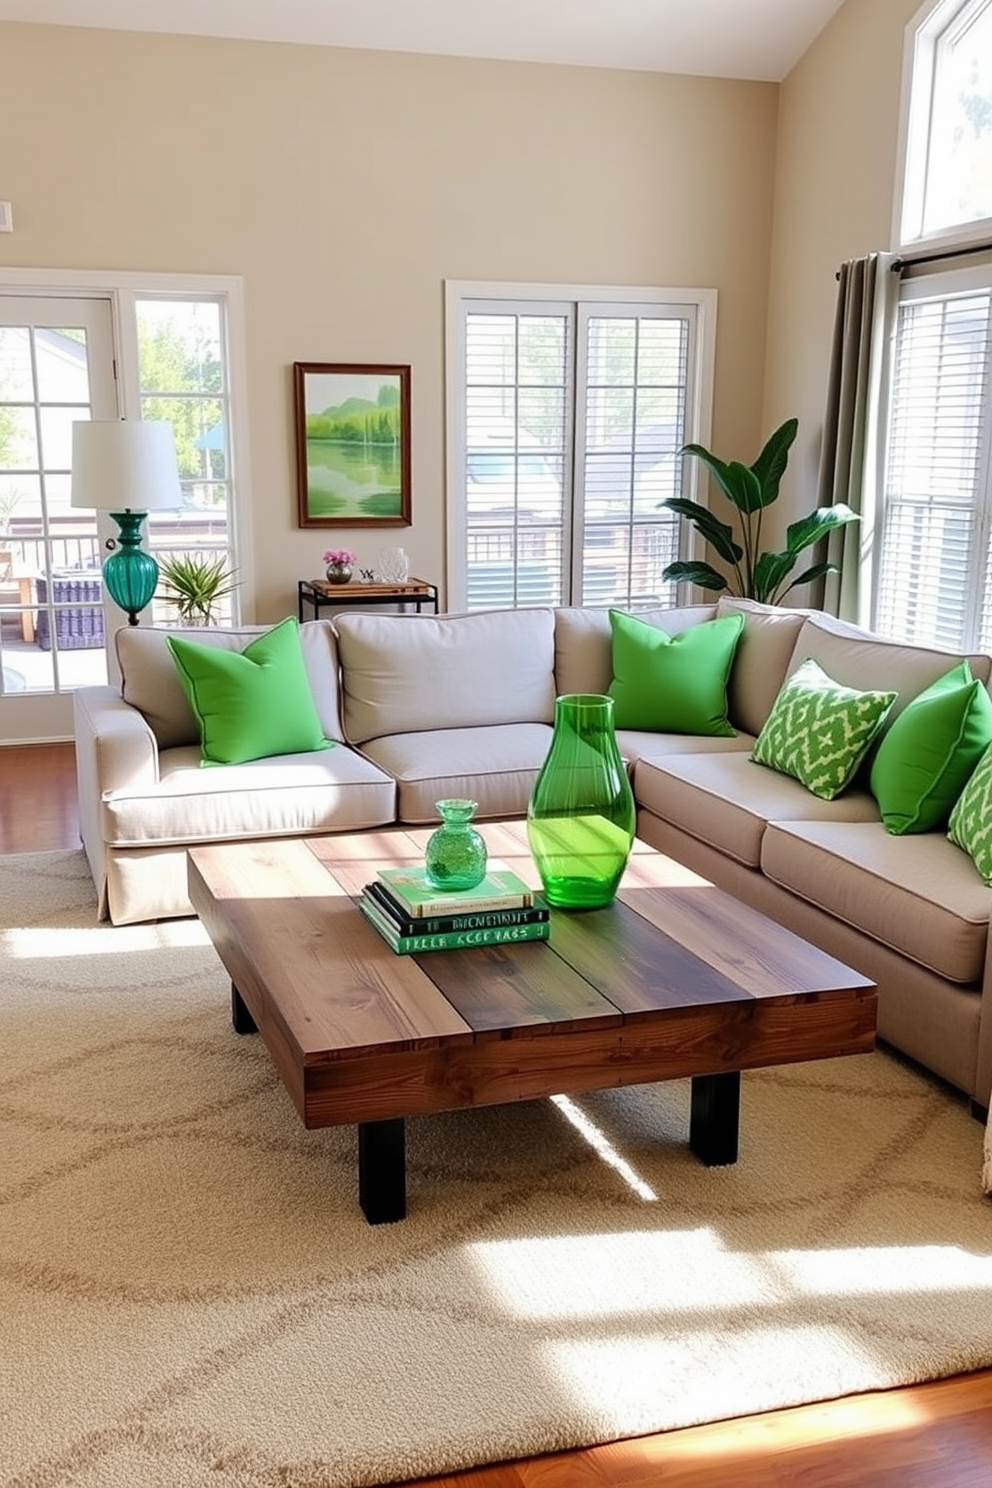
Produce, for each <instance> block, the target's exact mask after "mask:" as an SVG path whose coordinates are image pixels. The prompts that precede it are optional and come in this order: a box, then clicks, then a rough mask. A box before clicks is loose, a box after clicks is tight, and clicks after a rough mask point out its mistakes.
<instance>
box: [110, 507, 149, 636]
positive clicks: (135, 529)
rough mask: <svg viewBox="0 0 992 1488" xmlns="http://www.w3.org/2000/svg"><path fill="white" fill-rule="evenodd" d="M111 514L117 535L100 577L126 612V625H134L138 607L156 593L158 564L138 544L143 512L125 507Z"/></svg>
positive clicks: (139, 543)
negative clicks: (116, 544) (115, 548)
mask: <svg viewBox="0 0 992 1488" xmlns="http://www.w3.org/2000/svg"><path fill="white" fill-rule="evenodd" d="M110 515H111V517H113V519H114V521H115V522H116V523H117V527H118V531H119V533H120V536H119V538H118V540H117V541H118V547H117V550H116V552H114V553H112V554H111V555H110V557H109V558H108V559H107V560H106V562H105V563H104V565H103V581H104V583H105V584H106V586H107V592H108V593H109V595H110V597H111V599H112V600H113V601H114V603H115V604H119V605H120V607H121V609H122V610H125V611H126V612H127V623H128V625H137V623H138V615H139V613H140V611H142V610H143V609H144V608H145V605H147V604H148V603H149V602H150V600H151V597H152V595H153V594H154V593H155V587H156V585H157V584H158V564H157V563H156V562H155V559H154V558H153V557H152V555H151V554H150V553H146V552H145V550H144V548H143V547H142V546H141V524H142V522H143V521H144V520H145V513H144V512H140V511H131V510H130V509H128V510H127V511H122V512H111V513H110Z"/></svg>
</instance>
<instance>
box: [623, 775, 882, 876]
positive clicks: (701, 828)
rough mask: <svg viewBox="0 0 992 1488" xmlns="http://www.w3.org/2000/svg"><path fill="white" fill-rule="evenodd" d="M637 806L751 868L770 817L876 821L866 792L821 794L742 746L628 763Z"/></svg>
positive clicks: (755, 864) (757, 861)
mask: <svg viewBox="0 0 992 1488" xmlns="http://www.w3.org/2000/svg"><path fill="white" fill-rule="evenodd" d="M634 796H635V797H636V800H637V804H638V806H639V807H641V808H644V809H646V810H648V811H653V812H654V814H655V816H658V817H661V819H662V820H663V821H667V822H670V823H671V824H672V825H673V826H675V827H679V828H680V829H681V830H682V831H683V832H686V833H688V835H689V836H690V837H696V838H698V839H699V841H701V842H706V843H708V844H709V845H710V846H711V847H715V848H717V849H719V851H720V852H723V853H726V854H727V855H728V856H729V857H731V858H736V860H737V861H738V862H739V863H745V864H746V865H747V866H748V867H749V868H757V867H758V866H759V865H760V863H761V839H762V838H763V836H764V834H765V828H766V826H767V824H768V823H769V822H770V821H812V820H840V821H874V822H877V821H878V819H879V818H878V807H877V805H876V804H875V801H874V799H873V797H872V796H870V795H869V794H868V792H867V791H857V790H848V791H845V793H844V794H843V795H842V796H838V797H837V798H836V800H833V801H821V800H819V799H818V797H816V796H814V795H813V794H812V793H811V792H810V791H808V790H806V788H805V787H804V786H802V785H800V784H799V782H798V780H793V779H792V778H791V777H790V776H788V775H779V774H778V773H777V772H776V771H774V770H766V769H765V768H764V767H763V766H762V765H756V764H754V762H753V761H752V760H750V759H749V758H748V756H747V753H746V752H745V751H743V750H741V749H737V750H728V751H726V752H723V753H708V754H679V755H668V756H664V757H655V758H648V757H647V756H645V757H644V758H642V759H640V760H638V762H637V764H636V765H635V766H634Z"/></svg>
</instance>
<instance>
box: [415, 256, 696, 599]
mask: <svg viewBox="0 0 992 1488" xmlns="http://www.w3.org/2000/svg"><path fill="white" fill-rule="evenodd" d="M477 300H487V301H490V302H494V303H498V302H500V301H502V302H504V303H505V304H507V306H508V307H509V306H511V305H512V306H513V307H514V308H516V309H519V308H520V304H521V302H533V304H534V305H535V306H540V305H541V304H546V303H548V302H549V301H563V300H566V301H567V300H571V301H574V302H576V303H579V302H582V303H590V302H592V303H594V304H595V305H596V308H597V310H598V311H603V310H606V309H614V308H616V309H618V310H619V309H621V308H622V307H623V306H634V305H640V306H642V307H643V306H644V305H653V304H658V305H662V304H664V305H671V304H685V305H692V306H693V307H694V309H695V313H696V317H697V321H696V325H697V333H696V354H695V358H694V362H693V375H692V381H691V384H690V385H689V386H688V387H687V399H686V417H685V431H686V442H687V443H689V442H695V443H700V444H708V443H709V438H710V429H711V424H712V417H713V380H714V368H715V365H716V310H717V291H716V290H715V289H701V288H660V287H659V286H657V285H652V286H649V287H644V286H634V285H602V284H533V283H529V284H528V283H523V284H521V283H505V282H494V281H477V280H467V279H449V280H446V281H445V286H444V305H445V407H446V410H447V414H446V441H445V471H446V476H445V507H446V514H447V542H446V545H445V546H446V553H445V582H446V592H447V596H448V608H449V609H450V610H452V611H456V612H457V611H459V610H464V609H465V608H466V605H467V602H468V600H467V596H468V575H467V571H466V565H465V552H466V548H467V542H468V534H467V524H466V508H465V489H464V479H463V471H464V465H465V445H466V437H467V434H466V428H465V393H466V389H465V360H466V344H465V306H466V303H467V302H469V301H477ZM696 464H697V462H696V461H689V462H687V469H686V471H685V476H684V479H685V489H684V490H683V493H682V494H683V495H686V496H689V497H691V498H692V499H694V500H698V499H699V498H698V496H697V494H696V483H697V480H698V473H697V471H696V469H695V466H696ZM572 519H573V518H572V515H571V514H570V513H566V522H570V521H571V520H572ZM687 525H688V524H685V523H684V524H683V529H684V528H685V527H686V526H687ZM686 537H687V540H688V543H689V551H687V552H686V553H685V554H684V555H683V556H684V557H696V556H698V554H697V547H698V539H697V537H696V534H695V531H694V530H693V531H692V532H690V533H687V534H686Z"/></svg>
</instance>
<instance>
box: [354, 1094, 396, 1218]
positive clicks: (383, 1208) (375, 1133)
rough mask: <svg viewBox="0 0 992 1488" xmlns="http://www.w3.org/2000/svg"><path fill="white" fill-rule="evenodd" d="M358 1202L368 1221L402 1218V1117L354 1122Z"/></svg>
mask: <svg viewBox="0 0 992 1488" xmlns="http://www.w3.org/2000/svg"><path fill="white" fill-rule="evenodd" d="M358 1202H359V1204H360V1205H361V1209H362V1213H363V1214H364V1215H365V1218H366V1219H367V1220H368V1222H369V1224H373V1225H375V1224H394V1223H395V1222H396V1220H398V1219H405V1218H406V1126H405V1123H404V1121H403V1118H402V1116H398V1117H396V1118H395V1119H393V1120H389V1121H361V1122H359V1125H358Z"/></svg>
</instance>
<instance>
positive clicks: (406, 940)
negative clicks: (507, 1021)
mask: <svg viewBox="0 0 992 1488" xmlns="http://www.w3.org/2000/svg"><path fill="white" fill-rule="evenodd" d="M358 907H359V909H360V910H361V911H362V914H363V915H364V916H365V918H366V919H367V920H368V921H369V922H370V924H372V925H374V926H375V928H376V929H377V930H378V932H379V934H380V935H381V936H382V938H383V940H385V941H386V942H387V943H388V944H389V945H390V946H391V947H392V949H393V950H394V951H395V952H396V953H397V955H409V954H410V953H411V952H413V951H468V950H472V949H473V947H475V946H491V945H518V944H519V943H520V942H521V941H525V940H548V939H549V938H550V936H549V932H550V929H551V925H550V923H549V922H548V921H547V920H538V921H536V922H535V923H533V924H530V925H495V926H493V927H491V928H490V929H483V930H449V931H448V932H447V933H446V934H444V935H400V934H399V933H398V931H397V930H396V928H395V926H394V925H393V924H392V922H391V921H390V919H389V917H388V915H386V914H385V913H384V912H383V911H382V910H381V909H380V908H379V906H378V905H377V904H376V903H375V902H374V900H371V899H369V898H366V897H365V896H364V895H363V896H362V898H361V899H360V900H359V901H358Z"/></svg>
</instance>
